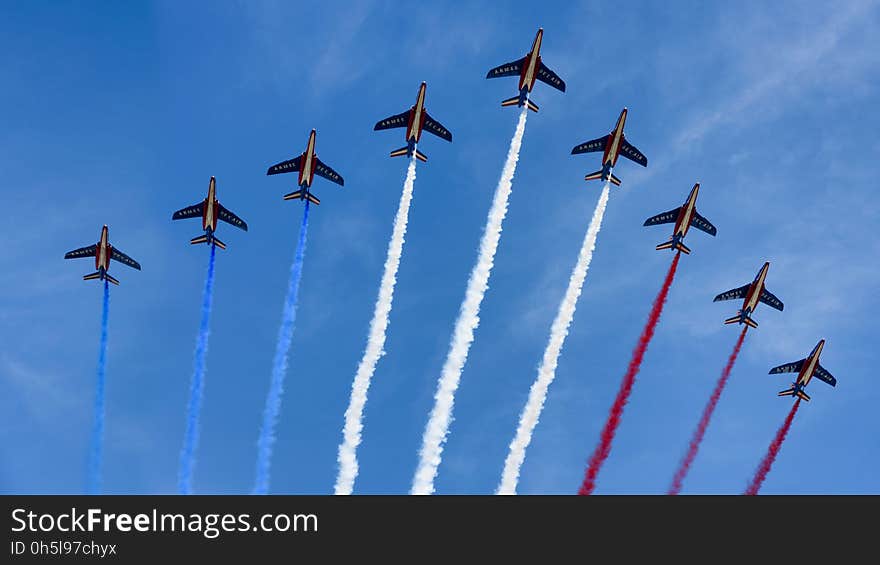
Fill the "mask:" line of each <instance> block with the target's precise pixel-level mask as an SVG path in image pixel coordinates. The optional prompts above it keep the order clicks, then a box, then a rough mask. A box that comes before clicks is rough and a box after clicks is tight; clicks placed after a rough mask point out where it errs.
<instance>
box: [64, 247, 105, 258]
mask: <svg viewBox="0 0 880 565" xmlns="http://www.w3.org/2000/svg"><path fill="white" fill-rule="evenodd" d="M97 252H98V246H97V245H89V246H88V247H80V248H79V249H74V250H73V251H68V252H67V253H65V254H64V258H65V259H79V258H80V257H94V256H95V253H97Z"/></svg>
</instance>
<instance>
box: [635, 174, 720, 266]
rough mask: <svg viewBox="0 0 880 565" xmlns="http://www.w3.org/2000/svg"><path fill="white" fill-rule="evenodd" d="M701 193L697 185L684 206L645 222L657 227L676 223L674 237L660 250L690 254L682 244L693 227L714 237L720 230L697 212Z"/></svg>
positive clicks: (660, 246) (663, 244) (661, 245)
mask: <svg viewBox="0 0 880 565" xmlns="http://www.w3.org/2000/svg"><path fill="white" fill-rule="evenodd" d="M699 192H700V183H696V184H695V185H694V187H693V188H692V189H691V193H690V195H689V196H688V198H687V200H686V201H685V203H684V205H683V206H679V207H678V208H676V209H674V210H670V211H668V212H663V213H662V214H657V215H656V216H652V217H650V218H648V219H647V220H645V223H644V225H646V226H656V225H659V224H671V223H673V222H675V228H673V230H672V237H671V238H669V241H667V242H666V243H661V244H660V245H658V246H657V250H660V249H674V250H676V251H681V252H683V253H690V252H691V250H690V249H688V247H687V246H686V245H685V244H684V242H682V240H683V239H684V236H686V235H687V232H688V230H689V229H690V227H691V226H694V227H695V228H697V229H698V230H702V231H704V232H706V233H708V234H709V235H712V236H714V235H715V234H716V233H717V231H718V230H716V229H715V226H713V225H712V222H710V221H709V220H707V219H706V218H704V217H703V216H701V215H700V214H699V213H698V212H697V194H698V193H699Z"/></svg>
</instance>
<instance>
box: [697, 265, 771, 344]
mask: <svg viewBox="0 0 880 565" xmlns="http://www.w3.org/2000/svg"><path fill="white" fill-rule="evenodd" d="M769 268H770V263H769V262H766V263H764V266H763V267H761V270H760V271H758V274H757V276H756V277H755V280H754V281H752V282H750V283H749V284H747V285H743V286H741V287H739V288H734V289H732V290H728V291H727V292H722V293H721V294H719V295H718V296H716V297H715V299H714V300H713V301H712V302H718V301H720V300H733V299H735V298H743V299H744V300H743V307H742V309H741V310H740V311H739V312H738V313H737V315H736V316H733V317H732V318H728V319H726V320H724V323H725V324H734V323H736V324H746V325H747V326H749V327H750V328H757V327H758V322H756V321H754V320H753V319H752V318H751V314H752V312H754V311H755V308H757V307H758V302H763V303H764V304H767V305H768V306H771V307H773V308H776V309H777V310H779V311H780V312H781V311H782V309H783V308H784V307H785V305H784V304H783V303H782V301H781V300H779V299H778V298H776V297H775V296H774V295H773V293H771V292H770V291H769V290H767V289H766V288H765V286H764V280H765V279H766V278H767V269H769Z"/></svg>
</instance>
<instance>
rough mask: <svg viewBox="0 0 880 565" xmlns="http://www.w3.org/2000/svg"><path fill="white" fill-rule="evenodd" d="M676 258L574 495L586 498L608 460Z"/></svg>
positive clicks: (673, 270) (672, 274) (673, 276)
mask: <svg viewBox="0 0 880 565" xmlns="http://www.w3.org/2000/svg"><path fill="white" fill-rule="evenodd" d="M679 257H681V253H680V252H678V253H676V254H675V257H674V258H673V259H672V264H671V265H669V271H668V272H667V273H666V278H665V279H664V280H663V286H662V287H661V288H660V292H659V293H658V294H657V297H656V298H655V299H654V305H653V306H652V307H651V313H650V314H649V315H648V322H647V323H646V324H645V328H644V329H643V330H642V335H641V336H639V342H638V344H637V345H636V348H635V350H633V354H632V358H631V359H630V362H629V368H628V369H627V371H626V375H624V377H623V381H622V382H621V383H620V390H619V391H618V392H617V398H615V399H614V404H613V405H612V406H611V411H610V412H609V414H608V420H607V421H606V422H605V427H604V428H603V429H602V435H601V436H600V438H599V445H597V446H596V450H595V451H593V455H591V456H590V463H589V467H588V468H587V473H586V476H585V477H584V482H583V484H582V485H581V488H580V490H579V491H578V494H581V495H588V494H592V493H593V489H595V488H596V475H598V474H599V470H600V469H601V468H602V464H603V463H605V460H606V459H608V454H609V453H611V442H612V441H614V434H615V433H616V432H617V426H619V425H620V418H621V416H622V415H623V408H624V407H625V406H626V402H627V400H629V395H630V393H631V392H632V387H633V384H634V383H635V380H636V375H637V374H638V372H639V368H640V367H641V365H642V359H643V358H644V356H645V351H647V350H648V344H650V343H651V338H652V337H654V329H655V328H656V327H657V322H658V321H660V314H661V313H662V312H663V304H664V303H665V302H666V296H667V295H668V294H669V287H670V286H672V279H673V278H675V270H676V269H677V268H678V259H679Z"/></svg>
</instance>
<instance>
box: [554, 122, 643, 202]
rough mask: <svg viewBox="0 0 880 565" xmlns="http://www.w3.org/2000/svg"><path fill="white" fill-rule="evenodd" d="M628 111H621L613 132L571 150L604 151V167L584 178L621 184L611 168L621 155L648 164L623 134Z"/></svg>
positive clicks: (574, 151)
mask: <svg viewBox="0 0 880 565" xmlns="http://www.w3.org/2000/svg"><path fill="white" fill-rule="evenodd" d="M626 112H627V110H626V108H624V109H623V110H622V111H621V112H620V116H619V117H618V118H617V124H616V125H615V126H614V129H613V130H611V133H609V134H608V135H603V136H602V137H597V138H596V139H592V140H590V141H585V142H583V143H581V144H580V145H576V146H575V147H574V149H572V150H571V154H572V155H578V154H580V153H592V152H594V151H603V152H604V153H603V154H602V168H601V169H599V170H598V171H596V172H594V173H590V174H588V175H587V176H585V177H584V180H596V179H599V180H604V181H609V180H610V181H611V182H612V183H614V184H615V185H616V186H620V179H619V178H617V177H616V176H614V175H613V174H612V173H611V170H612V169H613V168H614V165H616V164H617V158H618V157H620V156H621V155H623V156H624V157H626V158H627V159H629V160H630V161H634V162H636V163H638V164H639V165H641V166H643V167H647V166H648V158H647V157H645V156H644V155H643V154H642V152H641V151H639V150H638V149H636V148H635V146H634V145H631V144H630V143H629V142H628V141H627V140H626V136H625V135H623V126H624V124H625V123H626Z"/></svg>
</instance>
